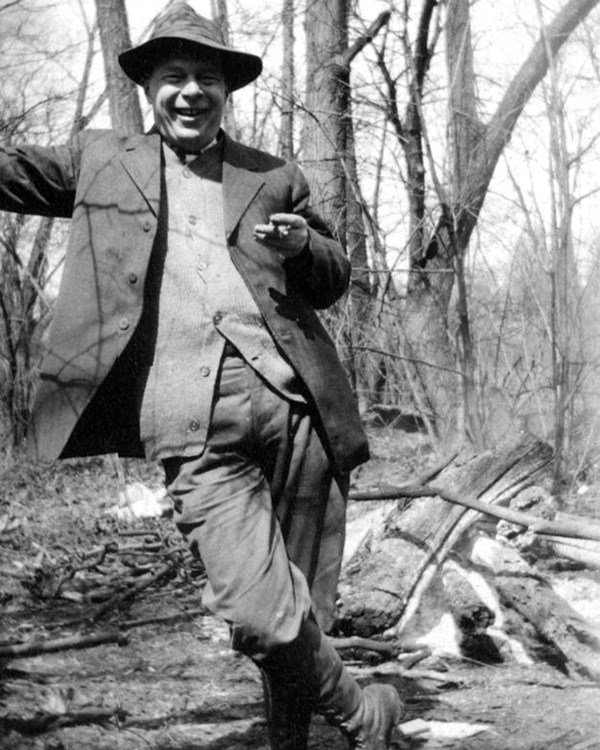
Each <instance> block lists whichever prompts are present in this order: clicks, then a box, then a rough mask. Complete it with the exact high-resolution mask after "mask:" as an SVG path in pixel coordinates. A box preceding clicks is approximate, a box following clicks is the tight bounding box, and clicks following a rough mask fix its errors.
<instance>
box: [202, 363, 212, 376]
mask: <svg viewBox="0 0 600 750" xmlns="http://www.w3.org/2000/svg"><path fill="white" fill-rule="evenodd" d="M200 375H202V377H203V378H207V377H208V376H209V375H210V367H207V365H202V367H201V368H200Z"/></svg>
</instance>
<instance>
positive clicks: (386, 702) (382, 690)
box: [349, 684, 402, 750]
mask: <svg viewBox="0 0 600 750" xmlns="http://www.w3.org/2000/svg"><path fill="white" fill-rule="evenodd" d="M362 709H363V710H362V716H361V721H360V725H359V726H358V727H357V730H356V731H355V732H353V733H352V734H351V735H350V737H349V740H350V747H351V748H352V750H388V748H389V747H390V742H391V737H392V732H393V730H394V727H395V726H396V725H397V724H399V723H400V719H401V716H402V701H401V700H400V696H399V695H398V692H397V691H396V689H395V688H394V687H392V685H377V684H374V685H367V687H365V688H364V689H363V706H362Z"/></svg>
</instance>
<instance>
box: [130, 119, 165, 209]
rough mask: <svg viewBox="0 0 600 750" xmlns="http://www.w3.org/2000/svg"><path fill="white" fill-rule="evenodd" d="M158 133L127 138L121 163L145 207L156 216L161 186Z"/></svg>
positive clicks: (160, 158)
mask: <svg viewBox="0 0 600 750" xmlns="http://www.w3.org/2000/svg"><path fill="white" fill-rule="evenodd" d="M160 143H161V140H160V135H159V134H158V133H150V134H148V135H137V136H133V137H132V138H130V139H128V141H127V144H126V146H125V150H124V151H123V152H122V153H121V163H122V164H123V167H124V168H125V171H126V172H127V174H128V175H129V177H130V178H131V179H132V181H133V183H134V185H135V186H136V188H137V190H138V191H139V194H140V197H141V198H142V199H143V201H144V202H145V204H146V205H147V207H148V208H149V209H150V211H152V213H153V214H154V215H155V216H157V217H158V211H159V203H160V187H161V161H162V154H161V148H160Z"/></svg>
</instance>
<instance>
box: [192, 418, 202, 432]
mask: <svg viewBox="0 0 600 750" xmlns="http://www.w3.org/2000/svg"><path fill="white" fill-rule="evenodd" d="M199 429H200V423H199V422H196V420H195V419H192V420H191V421H190V430H191V431H192V432H197V431H198V430H199Z"/></svg>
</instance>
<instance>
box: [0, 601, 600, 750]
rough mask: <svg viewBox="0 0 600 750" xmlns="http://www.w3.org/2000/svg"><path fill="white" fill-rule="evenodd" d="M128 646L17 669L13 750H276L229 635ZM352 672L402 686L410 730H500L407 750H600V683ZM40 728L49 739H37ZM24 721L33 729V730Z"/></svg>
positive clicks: (209, 631) (179, 634)
mask: <svg viewBox="0 0 600 750" xmlns="http://www.w3.org/2000/svg"><path fill="white" fill-rule="evenodd" d="M177 607H178V605H177V602H176V601H166V600H165V597H164V596H160V595H158V596H154V597H149V598H148V599H147V600H146V601H145V602H144V605H143V612H142V611H141V610H139V609H138V611H135V612H131V613H128V615H130V614H132V615H137V616H139V615H142V616H148V615H149V614H150V613H152V612H154V613H155V614H156V613H157V612H158V611H162V612H168V611H171V612H175V611H177ZM31 614H32V617H31V618H30V622H31V623H32V624H33V623H34V622H35V621H36V620H37V626H36V627H39V625H40V622H39V613H38V614H34V613H31ZM25 622H26V620H25ZM22 623H23V620H21V627H22ZM128 638H129V640H128V643H127V645H125V646H123V647H118V646H98V647H94V648H88V649H84V650H70V651H65V652H59V653H55V654H45V655H43V656H36V657H31V658H27V659H14V660H12V661H10V662H9V663H7V664H5V666H4V672H3V681H2V687H1V691H2V692H1V696H0V715H1V717H2V724H3V729H2V730H0V736H2V739H1V740H0V747H1V748H2V750H25V749H27V750H116V749H118V750H146V749H147V748H152V750H196V749H198V750H200V748H202V750H242V748H244V749H247V748H254V749H255V750H267V748H268V745H267V740H266V731H265V725H264V722H263V718H262V690H261V685H260V681H259V678H258V673H257V671H256V669H255V668H254V667H253V665H252V664H250V663H249V662H248V661H247V660H246V659H244V658H243V657H239V656H238V655H236V654H234V653H233V652H232V651H231V650H230V649H229V646H228V640H227V630H226V628H224V627H223V625H222V624H221V623H219V622H218V621H216V620H215V619H214V618H212V617H209V616H203V617H197V618H195V619H194V620H193V621H181V622H178V623H175V624H173V623H172V624H170V625H168V626H167V625H160V626H159V625H152V626H145V627H139V628H135V629H133V630H132V631H131V632H130V633H129V635H128ZM350 666H351V669H352V670H353V671H354V673H355V674H356V676H357V677H358V679H359V680H361V681H364V682H367V681H371V680H384V681H390V682H392V683H393V684H395V685H396V686H397V688H398V689H399V690H400V692H401V693H402V694H403V696H404V698H405V702H406V717H405V718H406V720H412V719H417V718H418V719H423V720H427V721H435V722H443V724H442V725H441V726H442V727H446V728H447V727H449V726H450V724H449V723H450V722H464V723H467V724H470V725H472V724H483V725H486V726H487V727H488V730H486V731H484V732H481V733H480V734H478V735H476V736H474V737H471V738H466V739H456V738H455V739H451V740H445V741H444V740H442V739H435V738H432V737H429V738H423V739H422V740H410V741H403V742H402V743H401V744H399V746H398V747H402V748H407V749H408V748H423V749H424V750H425V749H427V748H436V747H455V748H463V749H465V750H466V749H473V750H483V749H484V748H485V750H509V749H510V750H519V749H523V750H534V749H539V750H542V748H543V749H544V750H550V749H555V750H564V749H567V748H569V749H570V750H588V749H591V750H593V748H600V684H597V683H583V682H582V683H576V682H571V681H569V680H567V679H565V678H564V677H563V676H562V675H560V674H559V673H557V672H555V671H552V670H550V669H549V668H546V667H536V668H526V669H525V668H519V667H515V666H510V667H509V666H500V667H489V666H488V667H484V666H476V665H468V664H465V663H458V662H445V663H442V662H440V661H439V660H438V661H436V662H435V663H429V664H427V663H425V664H421V665H419V669H420V670H424V669H429V670H431V671H433V670H434V669H435V673H434V674H435V675H436V679H431V678H430V677H429V676H427V675H424V674H423V672H422V671H421V672H420V673H416V674H420V676H418V677H415V678H412V677H409V678H407V677H405V676H401V675H400V674H399V670H398V666H397V664H396V663H385V664H381V665H379V666H377V667H370V668H369V667H365V666H364V665H363V666H359V665H356V664H351V665H350ZM441 670H447V671H446V672H445V673H442V672H441ZM440 674H441V677H440ZM431 676H433V675H431ZM444 679H445V681H443V680H444ZM100 709H102V710H104V711H106V712H108V713H110V712H114V714H115V715H114V716H113V717H112V718H110V719H109V720H105V721H102V722H98V723H94V722H92V721H87V722H86V723H85V724H83V725H81V726H62V727H61V726H60V715H61V714H63V715H65V716H67V715H69V713H72V714H75V715H76V714H77V713H78V712H83V711H88V712H89V711H90V710H100ZM117 710H118V715H117ZM48 715H53V716H56V717H58V719H57V722H56V723H54V724H51V723H50V724H48V725H47V726H45V727H42V722H43V719H44V716H45V717H46V719H47V717H48ZM36 717H37V719H38V729H37V731H32V723H33V719H34V718H36ZM17 719H19V720H20V721H21V722H23V721H26V720H27V721H29V730H26V728H25V727H24V726H23V724H19V723H18V721H17ZM0 726H2V725H0ZM435 726H437V725H435ZM438 728H439V727H438ZM590 743H591V744H590ZM310 747H311V748H315V749H316V748H323V749H324V750H342V749H343V748H345V747H346V745H345V743H344V741H343V740H342V739H341V738H340V737H339V736H338V734H337V732H336V731H335V730H333V729H331V728H330V727H328V726H327V725H326V724H325V723H324V722H322V721H321V720H320V719H315V721H314V723H313V729H312V734H311V741H310Z"/></svg>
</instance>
